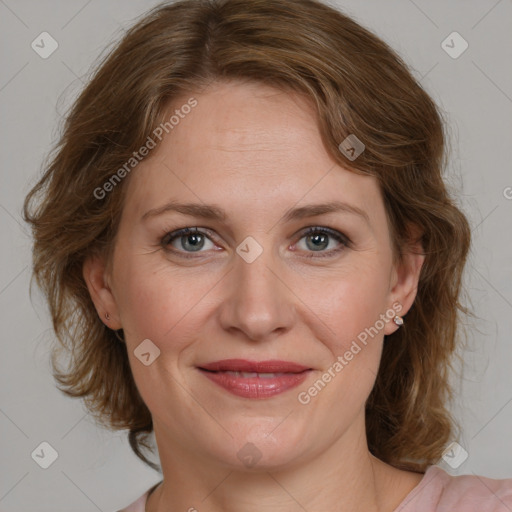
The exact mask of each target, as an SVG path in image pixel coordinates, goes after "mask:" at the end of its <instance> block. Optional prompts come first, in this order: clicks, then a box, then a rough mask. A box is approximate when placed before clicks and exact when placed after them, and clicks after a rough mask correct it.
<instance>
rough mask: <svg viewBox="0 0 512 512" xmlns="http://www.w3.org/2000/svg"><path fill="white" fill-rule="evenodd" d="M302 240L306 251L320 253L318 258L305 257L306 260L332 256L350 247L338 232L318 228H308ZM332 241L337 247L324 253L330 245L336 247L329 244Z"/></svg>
mask: <svg viewBox="0 0 512 512" xmlns="http://www.w3.org/2000/svg"><path fill="white" fill-rule="evenodd" d="M303 239H304V240H305V241H306V243H305V246H306V249H305V250H306V251H311V252H317V253H318V252H319V253H322V254H319V255H318V256H316V255H307V256H306V258H315V257H320V258H323V257H328V256H333V255H335V254H337V253H338V252H340V251H342V250H343V249H345V248H346V247H348V246H349V245H350V240H349V239H348V238H347V237H346V236H345V235H343V234H342V233H340V232H339V231H335V230H334V229H330V228H326V227H319V226H314V227H310V228H308V229H307V230H306V231H305V232H303V233H302V236H301V238H300V240H303ZM300 240H299V241H300ZM333 240H334V241H335V242H337V245H338V247H336V248H331V250H328V251H325V249H326V248H328V247H329V246H330V245H335V246H336V244H331V242H332V241H333Z"/></svg>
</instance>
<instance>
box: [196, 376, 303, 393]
mask: <svg viewBox="0 0 512 512" xmlns="http://www.w3.org/2000/svg"><path fill="white" fill-rule="evenodd" d="M200 371H201V373H202V374H203V375H204V376H206V377H208V378H209V379H210V380H211V381H213V382H215V384H217V385H219V386H220V387H222V388H224V389H226V390H227V391H229V392H230V393H232V394H233V395H237V396H241V397H244V398H271V397H273V396H276V395H279V394H280V393H284V392H285V391H288V390H289V389H292V388H294V387H296V386H298V385H299V384H301V383H302V382H304V380H306V378H307V376H308V375H309V372H310V370H307V371H304V372H301V373H288V374H286V375H280V376H278V377H270V378H264V377H237V376H236V375H230V374H228V373H225V372H208V371H205V370H200Z"/></svg>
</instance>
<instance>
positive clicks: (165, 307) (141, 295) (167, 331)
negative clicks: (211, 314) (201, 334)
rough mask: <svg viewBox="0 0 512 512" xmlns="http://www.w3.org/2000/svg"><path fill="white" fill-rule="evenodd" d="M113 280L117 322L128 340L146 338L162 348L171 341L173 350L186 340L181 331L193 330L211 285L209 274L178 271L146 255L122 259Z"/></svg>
mask: <svg viewBox="0 0 512 512" xmlns="http://www.w3.org/2000/svg"><path fill="white" fill-rule="evenodd" d="M187 270H188V271H187ZM184 273H185V274H184ZM117 279H118V281H117V282H118V283H120V286H119V288H118V290H119V306H120V307H119V309H120V314H121V322H122V324H123V326H125V332H126V333H127V335H128V337H127V339H128V338H130V343H131V344H134V345H136V344H137V343H140V341H142V340H143V339H146V338H149V339H151V340H152V341H153V342H154V343H155V344H156V345H157V346H162V347H163V346H164V345H169V342H170V341H172V347H173V349H179V348H180V346H181V345H186V344H187V343H188V342H187V340H188V339H190V334H189V335H187V334H186V332H185V331H187V330H189V331H190V328H191V324H193V325H194V326H195V329H196V330H197V325H198V321H197V318H195V316H194V315H196V316H197V314H200V313H201V311H202V309H201V302H202V301H203V300H204V299H205V296H207V294H208V291H209V290H211V289H212V287H213V286H214V285H215V282H214V281H213V280H212V279H211V276H210V277H208V276H205V275H201V276H199V275H195V276H194V275H193V274H192V273H191V272H190V269H183V270H182V271H181V272H180V270H176V269H172V268H171V266H170V265H169V264H168V263H166V262H165V261H163V262H162V261H160V262H158V264H154V263H151V262H150V257H149V256H148V258H147V260H144V257H135V258H133V259H132V260H131V261H129V260H128V259H126V260H125V261H124V262H123V263H122V264H121V266H120V268H119V271H118V274H117ZM203 309H204V308H203ZM166 348H169V346H167V347H166Z"/></svg>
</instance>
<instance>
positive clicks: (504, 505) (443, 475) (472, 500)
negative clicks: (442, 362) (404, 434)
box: [118, 466, 512, 512]
mask: <svg viewBox="0 0 512 512" xmlns="http://www.w3.org/2000/svg"><path fill="white" fill-rule="evenodd" d="M155 487H156V485H155V486H153V487H152V488H151V489H149V490H148V491H147V492H146V493H145V494H143V495H142V496H141V497H140V498H139V499H138V500H137V501H135V502H134V503H132V504H131V505H129V506H128V507H126V508H123V509H122V510H119V511H118V512H144V505H145V503H146V498H147V496H148V494H149V492H150V491H151V490H153V489H154V488H155ZM394 512H512V479H506V480H493V479H491V478H485V477H482V476H477V475H461V476H451V475H449V474H448V473H447V472H446V471H444V470H443V469H441V468H440V467H439V466H430V467H429V468H428V469H427V471H426V472H425V474H424V475H423V478H422V479H421V481H420V483H419V484H418V485H417V486H416V487H415V488H414V489H413V490H412V491H411V492H410V493H409V494H408V495H407V496H406V497H405V498H404V499H403V500H402V503H400V505H398V507H397V508H396V509H395V510H394Z"/></svg>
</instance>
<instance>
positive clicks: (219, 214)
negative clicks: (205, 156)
mask: <svg viewBox="0 0 512 512" xmlns="http://www.w3.org/2000/svg"><path fill="white" fill-rule="evenodd" d="M168 212H178V213H182V214H184V215H189V216H191V217H200V218H203V219H209V220H217V221H222V222H226V219H227V214H226V212H225V211H224V210H223V209H222V208H219V207H218V206H215V205H211V204H204V203H203V204H200V203H179V202H177V201H170V202H168V203H167V204H165V205H163V206H161V207H159V208H154V209H152V210H149V211H147V212H146V213H145V214H144V215H143V216H142V217H141V220H142V221H145V220H146V219H148V218H152V217H156V216H158V215H162V214H164V213H168ZM336 212H344V213H350V214H352V215H357V216H358V217H361V218H362V219H363V220H364V221H365V222H366V223H367V224H368V225H371V223H370V219H369V217H368V214H367V213H366V212H365V211H364V210H362V209H361V208H359V207H357V206H354V205H351V204H348V203H344V202H342V201H331V202H329V203H323V204H309V205H306V206H300V207H298V208H292V209H289V210H287V211H286V213H285V214H284V215H283V217H282V218H283V221H284V222H289V221H292V220H300V219H304V218H308V217H315V216H318V215H324V214H326V213H336Z"/></svg>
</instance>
